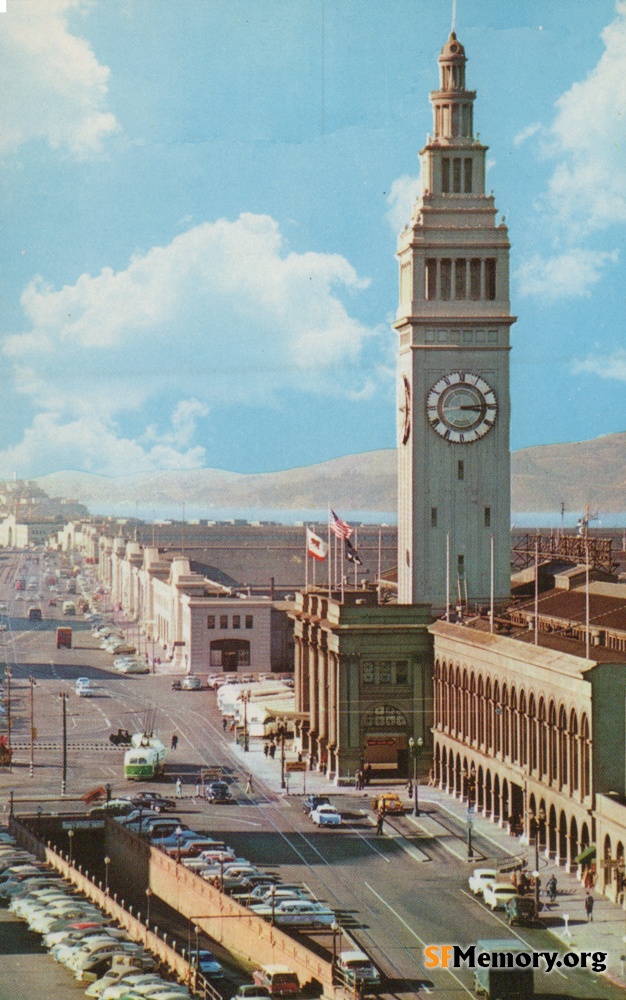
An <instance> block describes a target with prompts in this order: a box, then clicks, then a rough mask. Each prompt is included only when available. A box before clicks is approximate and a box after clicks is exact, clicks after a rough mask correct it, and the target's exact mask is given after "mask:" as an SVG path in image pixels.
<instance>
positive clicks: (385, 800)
mask: <svg viewBox="0 0 626 1000" xmlns="http://www.w3.org/2000/svg"><path fill="white" fill-rule="evenodd" d="M372 809H373V810H374V811H375V812H378V811H379V809H382V810H383V812H384V813H386V814H389V815H391V814H392V813H396V814H399V813H403V812H404V805H403V803H402V800H401V798H400V796H399V795H396V793H395V792H383V793H382V795H377V796H376V798H375V799H374V800H373V802H372Z"/></svg>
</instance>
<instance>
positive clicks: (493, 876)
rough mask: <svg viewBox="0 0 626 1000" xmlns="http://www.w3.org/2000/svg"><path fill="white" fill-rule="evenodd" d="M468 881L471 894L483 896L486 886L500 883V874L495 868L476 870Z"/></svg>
mask: <svg viewBox="0 0 626 1000" xmlns="http://www.w3.org/2000/svg"><path fill="white" fill-rule="evenodd" d="M467 881H468V884H469V888H470V892H473V893H474V895H475V896H482V894H483V889H484V888H485V886H486V885H489V883H490V882H497V881H498V872H497V870H496V869H495V868H475V869H474V871H473V872H472V874H471V875H470V877H469V879H468V880H467Z"/></svg>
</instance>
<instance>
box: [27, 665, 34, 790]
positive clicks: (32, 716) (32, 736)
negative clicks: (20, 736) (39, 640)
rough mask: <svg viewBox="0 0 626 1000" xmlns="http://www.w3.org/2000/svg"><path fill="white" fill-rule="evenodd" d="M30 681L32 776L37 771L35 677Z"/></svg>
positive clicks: (30, 678)
mask: <svg viewBox="0 0 626 1000" xmlns="http://www.w3.org/2000/svg"><path fill="white" fill-rule="evenodd" d="M28 683H29V684H30V761H29V765H28V767H29V774H30V777H31V778H32V777H33V775H34V773H35V697H34V690H35V678H34V677H32V676H31V677H29V678H28Z"/></svg>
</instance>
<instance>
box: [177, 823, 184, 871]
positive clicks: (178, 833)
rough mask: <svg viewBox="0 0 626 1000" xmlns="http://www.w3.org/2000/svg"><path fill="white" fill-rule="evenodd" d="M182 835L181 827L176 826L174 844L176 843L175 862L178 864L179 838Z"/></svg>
mask: <svg viewBox="0 0 626 1000" xmlns="http://www.w3.org/2000/svg"><path fill="white" fill-rule="evenodd" d="M182 835H183V830H182V827H180V826H177V827H176V844H177V848H176V863H177V864H180V838H181V837H182Z"/></svg>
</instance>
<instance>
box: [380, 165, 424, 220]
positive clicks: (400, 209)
mask: <svg viewBox="0 0 626 1000" xmlns="http://www.w3.org/2000/svg"><path fill="white" fill-rule="evenodd" d="M421 194H422V181H421V178H420V177H410V176H409V174H403V175H402V177H398V178H396V180H395V181H394V182H393V184H392V185H391V191H390V192H389V195H388V196H387V204H388V205H389V210H388V212H387V216H386V218H387V222H388V223H389V225H390V226H391V228H392V229H393V231H394V233H399V232H400V230H401V229H403V228H404V226H405V225H406V224H407V223H408V221H409V219H410V218H411V213H412V211H413V205H414V204H415V201H416V199H417V198H419V197H421Z"/></svg>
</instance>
